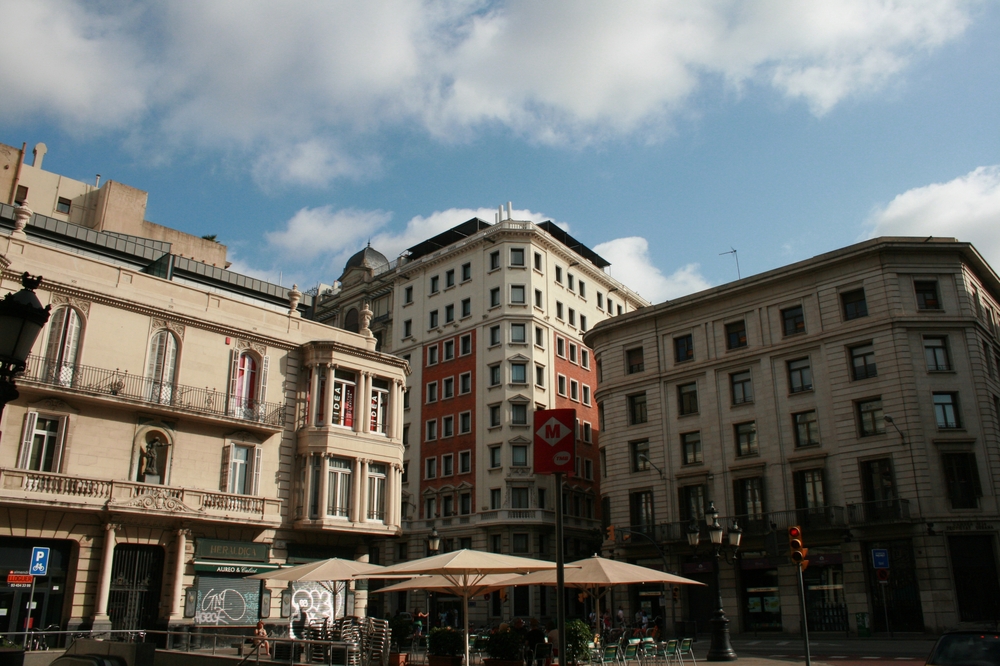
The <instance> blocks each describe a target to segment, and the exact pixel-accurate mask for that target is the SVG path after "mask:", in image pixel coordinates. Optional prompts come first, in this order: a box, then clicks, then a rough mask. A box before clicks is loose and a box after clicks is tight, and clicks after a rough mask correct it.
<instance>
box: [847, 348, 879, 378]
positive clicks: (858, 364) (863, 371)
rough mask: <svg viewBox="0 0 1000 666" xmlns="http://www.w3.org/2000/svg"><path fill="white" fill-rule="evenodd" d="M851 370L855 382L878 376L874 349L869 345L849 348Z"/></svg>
mask: <svg viewBox="0 0 1000 666" xmlns="http://www.w3.org/2000/svg"><path fill="white" fill-rule="evenodd" d="M851 368H852V374H853V375H854V379H855V380H858V379H868V378H870V377H876V376H878V368H877V367H876V366H875V347H874V346H873V345H870V344H867V345H860V346H857V347H851Z"/></svg>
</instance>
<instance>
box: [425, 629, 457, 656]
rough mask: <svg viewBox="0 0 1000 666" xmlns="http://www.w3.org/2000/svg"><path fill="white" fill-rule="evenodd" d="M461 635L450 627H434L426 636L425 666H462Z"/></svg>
mask: <svg viewBox="0 0 1000 666" xmlns="http://www.w3.org/2000/svg"><path fill="white" fill-rule="evenodd" d="M463 640H464V639H463V638H462V634H460V633H459V632H457V631H455V630H454V629H452V628H451V627H435V628H434V629H431V633H429V634H428V635H427V666H462V655H463V654H465V645H464V644H463V643H462V641H463Z"/></svg>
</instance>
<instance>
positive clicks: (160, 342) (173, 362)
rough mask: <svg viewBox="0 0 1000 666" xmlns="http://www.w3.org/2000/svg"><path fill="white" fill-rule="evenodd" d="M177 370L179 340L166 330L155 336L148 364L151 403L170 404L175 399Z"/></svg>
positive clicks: (150, 348) (147, 375)
mask: <svg viewBox="0 0 1000 666" xmlns="http://www.w3.org/2000/svg"><path fill="white" fill-rule="evenodd" d="M176 370H177V338H175V337H174V334H173V333H171V332H170V331H168V330H166V329H161V330H159V331H157V332H156V333H155V334H153V339H152V340H151V341H150V344H149V359H148V361H147V363H146V380H147V382H148V387H147V397H148V399H149V401H150V402H158V403H161V404H169V403H170V401H171V399H172V398H173V391H174V375H175V374H176Z"/></svg>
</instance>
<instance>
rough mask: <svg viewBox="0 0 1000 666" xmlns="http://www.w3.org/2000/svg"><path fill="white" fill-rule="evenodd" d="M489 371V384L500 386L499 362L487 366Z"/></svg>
mask: <svg viewBox="0 0 1000 666" xmlns="http://www.w3.org/2000/svg"><path fill="white" fill-rule="evenodd" d="M489 371H490V386H500V382H501V378H500V364H499V363H497V364H495V365H491V366H490V367H489Z"/></svg>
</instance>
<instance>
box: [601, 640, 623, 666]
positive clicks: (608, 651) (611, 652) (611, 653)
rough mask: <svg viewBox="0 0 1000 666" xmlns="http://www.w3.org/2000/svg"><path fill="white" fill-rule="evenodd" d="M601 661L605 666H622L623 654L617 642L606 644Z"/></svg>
mask: <svg viewBox="0 0 1000 666" xmlns="http://www.w3.org/2000/svg"><path fill="white" fill-rule="evenodd" d="M600 662H601V664H602V665H603V666H621V654H620V652H619V650H618V644H617V643H612V644H611V645H605V646H604V650H603V651H601V659H600Z"/></svg>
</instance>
